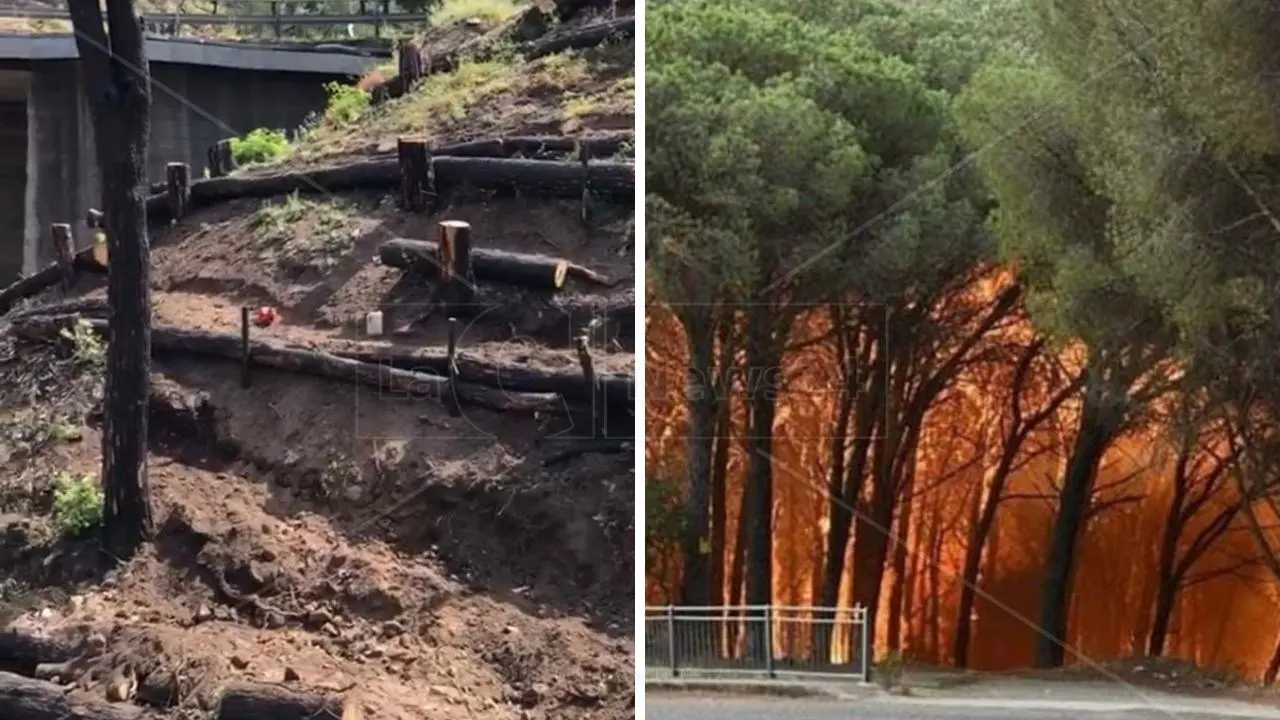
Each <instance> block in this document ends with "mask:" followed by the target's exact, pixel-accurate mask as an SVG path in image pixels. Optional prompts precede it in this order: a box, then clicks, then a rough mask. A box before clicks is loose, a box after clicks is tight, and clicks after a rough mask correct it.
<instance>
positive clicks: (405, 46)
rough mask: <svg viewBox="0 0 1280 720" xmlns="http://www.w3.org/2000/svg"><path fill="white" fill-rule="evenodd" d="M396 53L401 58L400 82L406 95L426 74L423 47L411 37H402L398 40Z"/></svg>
mask: <svg viewBox="0 0 1280 720" xmlns="http://www.w3.org/2000/svg"><path fill="white" fill-rule="evenodd" d="M396 54H397V56H398V57H399V59H400V84H401V86H402V87H403V88H404V92H405V94H406V95H408V94H409V91H410V90H412V89H413V86H414V85H416V84H417V83H418V81H419V80H421V79H422V76H423V75H425V74H426V73H425V63H423V61H422V49H421V48H419V47H418V46H417V45H415V44H414V42H413V40H412V39H411V38H400V40H398V41H397V42H396Z"/></svg>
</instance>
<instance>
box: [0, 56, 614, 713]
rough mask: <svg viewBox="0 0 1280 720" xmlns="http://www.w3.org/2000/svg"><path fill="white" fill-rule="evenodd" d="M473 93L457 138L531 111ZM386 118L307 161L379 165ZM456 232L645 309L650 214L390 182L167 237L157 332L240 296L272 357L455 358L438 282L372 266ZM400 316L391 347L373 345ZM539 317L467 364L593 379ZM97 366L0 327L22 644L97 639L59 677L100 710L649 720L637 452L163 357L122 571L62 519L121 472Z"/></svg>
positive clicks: (7, 488)
mask: <svg viewBox="0 0 1280 720" xmlns="http://www.w3.org/2000/svg"><path fill="white" fill-rule="evenodd" d="M584 82H587V83H597V82H603V81H601V80H599V79H598V78H591V77H588V78H586V80H585V81H584ZM584 87H585V86H584ZM503 92H504V93H506V92H513V93H514V92H516V91H515V90H513V89H511V88H507V89H504V90H503ZM476 97H481V99H480V100H474V101H472V102H468V103H463V104H461V105H459V106H457V108H455V109H454V110H451V111H450V117H451V118H453V120H452V121H451V122H453V123H454V124H453V125H451V126H449V127H450V128H452V129H451V130H449V135H450V137H460V138H466V137H480V136H484V135H485V134H487V133H489V132H491V131H492V129H493V127H494V125H493V118H494V117H495V114H496V113H500V112H501V110H502V107H504V106H514V105H519V102H518V99H517V98H516V97H515V96H514V95H507V96H504V97H505V98H506V99H505V100H503V101H502V103H505V105H503V104H502V103H500V104H499V105H492V104H489V103H488V100H484V98H488V99H490V100H491V99H492V96H490V95H482V96H476ZM397 102H404V103H406V105H411V104H412V103H415V102H417V103H421V102H424V101H423V100H421V99H415V97H414V96H410V97H407V98H405V99H403V100H402V101H397ZM539 103H542V104H543V105H541V106H539V105H538V104H539ZM525 104H527V105H530V106H539V107H545V108H547V109H546V110H545V115H546V116H548V117H550V115H551V114H554V113H556V112H559V113H563V111H564V105H565V103H564V100H563V98H562V97H558V96H555V95H554V94H548V95H546V96H538V97H529V98H527V100H526V102H525ZM388 112H390V111H388ZM609 112H613V110H610V111H609ZM473 113H475V114H474V115H473ZM378 117H384V116H378ZM468 117H474V118H475V120H474V122H475V123H476V124H475V125H474V128H475V129H474V130H469V129H467V128H468V126H467V122H468V120H467V118H468ZM530 117H535V115H530ZM370 127H371V128H375V129H374V130H371V131H370V132H369V133H366V134H365V135H364V136H362V135H361V131H360V130H358V129H356V128H348V129H346V130H344V131H343V132H344V133H346V134H344V135H343V136H342V137H343V138H345V139H343V140H342V141H340V142H339V141H338V140H334V139H332V138H331V139H330V140H325V141H324V142H326V143H329V142H332V145H331V146H328V145H326V147H328V149H327V150H324V151H321V150H317V149H315V148H312V150H310V151H307V152H300V153H298V155H297V156H296V157H295V158H293V159H292V160H291V161H290V162H292V163H295V164H296V163H299V162H305V163H312V162H314V163H315V164H332V163H335V162H340V161H342V160H343V159H350V158H352V157H360V153H361V152H362V150H361V148H364V149H367V148H368V147H369V144H370V143H372V144H374V145H376V143H377V142H380V140H378V137H379V136H380V135H379V134H380V133H382V132H383V130H377V129H376V128H378V127H381V126H379V125H377V124H376V123H373V124H371V125H370ZM503 127H504V130H506V131H510V132H512V133H521V134H539V133H545V132H546V128H545V127H543V126H541V125H539V126H537V127H529V128H524V127H521V126H520V125H519V123H513V124H511V125H510V126H509V127H508V126H503ZM579 127H581V126H579ZM393 134H394V133H393ZM362 137H363V138H364V139H362ZM322 140H323V138H322ZM308 153H310V154H308ZM299 158H301V159H299ZM445 219H459V220H466V221H468V222H470V223H471V224H472V227H473V232H474V238H475V242H476V245H477V246H481V247H493V248H503V249H511V250H520V251H524V252H542V253H547V254H553V255H559V256H563V257H565V258H568V259H570V260H572V261H574V262H577V263H580V264H582V265H584V266H587V267H590V268H592V269H594V270H596V271H599V272H602V273H605V274H607V275H610V276H611V277H612V278H614V279H615V280H617V281H618V282H617V284H616V285H615V286H613V287H604V288H602V287H592V286H587V285H581V284H574V283H571V285H570V287H568V288H566V290H565V291H564V293H562V295H564V296H565V297H567V298H568V299H569V301H571V302H578V303H586V304H592V303H596V304H599V305H600V306H601V307H604V306H611V305H617V304H619V303H626V302H628V301H629V302H634V298H633V295H634V291H633V289H632V288H633V286H634V267H633V263H634V261H633V255H632V247H631V242H632V241H631V237H632V234H631V209H630V208H625V209H620V208H603V209H600V210H599V211H598V212H594V213H593V214H592V217H591V219H590V221H589V222H586V223H584V222H583V220H582V213H581V206H580V204H579V203H576V202H565V203H553V202H534V201H531V200H520V199H497V198H484V197H475V198H468V199H465V200H459V201H456V202H455V203H454V204H453V205H451V206H449V207H443V208H439V209H438V211H437V212H436V213H435V214H434V215H431V216H426V215H410V214H405V213H402V212H400V211H399V210H397V209H396V208H395V203H394V200H393V199H392V198H390V197H386V196H381V195H379V194H363V195H361V194H356V195H347V196H341V197H337V196H327V195H319V196H313V197H297V196H293V197H284V198H273V199H269V200H265V201H240V202H232V203H228V204H225V205H221V206H218V207H214V208H210V209H208V210H206V211H203V212H200V213H198V214H196V215H193V216H191V217H188V218H186V219H184V220H183V221H182V222H181V223H179V224H178V225H176V226H174V227H172V228H169V229H167V230H164V231H162V232H160V233H159V234H157V235H156V236H155V237H154V238H153V241H154V249H153V264H154V274H153V293H154V317H155V322H156V323H157V324H158V325H167V326H174V327H179V328H188V329H205V330H214V331H220V332H236V331H238V328H239V312H240V307H241V306H242V305H244V304H250V305H254V306H258V305H272V306H275V307H277V308H278V309H279V311H280V320H279V321H278V322H277V323H276V324H275V325H274V326H272V327H270V328H267V329H264V330H261V331H255V332H256V333H257V336H258V338H259V339H262V340H267V341H272V342H278V343H288V344H293V345H308V346H312V347H320V348H329V349H333V348H346V349H351V348H361V349H366V350H378V349H385V348H388V347H393V346H394V347H399V348H429V347H434V346H438V345H440V344H442V343H443V339H444V330H443V328H444V327H445V323H444V319H443V318H441V317H439V316H438V314H432V313H431V312H430V311H429V306H428V305H426V304H425V303H424V301H425V299H426V296H425V293H424V291H423V288H421V287H420V285H419V284H418V283H417V282H416V281H410V280H406V279H405V278H404V277H403V274H402V273H401V272H400V271H398V270H394V269H391V268H387V267H383V266H381V265H379V264H378V263H376V262H374V260H373V257H374V255H375V254H376V249H377V246H378V245H379V244H380V243H381V242H383V241H385V240H386V239H387V238H389V237H393V236H401V237H414V238H429V237H433V236H434V235H433V233H434V228H435V227H436V225H437V223H438V222H439V221H441V220H445ZM493 292H494V293H500V292H507V291H501V290H498V289H494V290H493ZM76 295H77V296H80V297H85V296H87V297H88V298H94V297H98V298H100V297H102V290H101V289H100V288H97V289H95V288H93V287H92V286H91V285H90V286H88V287H85V286H82V287H81V288H80V289H79V290H78V291H77V293H76ZM67 299H68V298H62V297H46V298H43V299H42V300H41V301H40V302H61V301H65V300H67ZM516 300H517V302H518V301H519V300H520V298H519V297H517V298H516ZM534 306H536V303H532V302H531V304H530V307H534ZM378 308H381V309H383V310H385V311H386V312H387V314H388V323H389V324H390V325H391V326H392V327H393V328H394V329H395V330H396V332H395V333H393V334H392V335H391V336H389V337H384V338H379V339H371V338H367V337H365V336H364V335H363V333H362V332H361V327H362V326H363V320H364V317H365V314H366V313H367V312H369V311H370V310H374V309H378ZM24 310H30V307H27V308H24ZM0 324H2V323H0ZM530 328H533V329H532V330H531V329H530ZM538 328H539V326H538V325H537V323H533V324H531V325H529V326H528V327H521V328H517V327H514V326H512V327H508V328H505V329H504V328H503V327H501V326H495V325H493V324H485V323H475V324H472V325H470V326H468V328H467V329H466V330H465V331H464V333H463V335H462V338H461V347H462V349H463V350H464V351H466V352H472V353H477V354H480V355H482V356H486V357H489V356H492V357H498V358H502V359H505V360H507V361H511V362H519V363H525V364H528V365H530V366H544V367H567V366H576V362H577V361H576V359H575V357H574V355H573V351H572V350H571V349H570V347H569V337H568V335H567V331H566V329H565V327H564V324H563V323H550V324H548V325H546V327H545V328H544V329H543V330H539V329H538ZM633 331H634V330H633V328H623V329H621V330H619V331H617V332H616V334H615V335H614V336H613V337H612V339H611V340H610V341H609V342H602V343H600V344H599V347H597V348H595V350H594V351H593V352H594V353H595V355H596V361H597V363H598V364H599V366H600V367H602V368H603V369H610V370H620V371H628V370H630V369H632V368H633V365H634V355H633V353H634V342H633V340H631V339H630V337H631V334H632V333H633ZM83 350H84V348H83V347H82V348H81V352H75V351H74V348H69V347H68V343H55V344H48V343H32V342H30V341H21V340H18V339H16V338H14V337H12V336H5V337H3V338H2V339H0V576H2V577H3V578H4V580H3V581H2V582H3V584H2V585H0V626H3V625H5V624H9V625H11V627H12V628H16V629H20V630H23V631H27V632H34V633H42V634H49V635H54V636H62V637H67V638H71V639H73V640H76V639H79V640H84V639H85V638H89V639H90V640H92V641H93V643H94V644H96V645H97V646H99V649H98V650H97V651H96V652H95V654H94V655H93V656H92V657H91V658H90V659H89V660H88V661H87V662H85V663H83V664H82V665H81V666H78V668H77V670H76V671H75V672H74V673H70V674H69V676H66V677H61V678H60V679H61V681H63V682H65V683H68V684H74V685H76V686H78V687H80V688H81V689H82V690H86V691H88V692H91V693H98V694H101V693H103V688H104V686H105V685H104V683H107V681H109V680H110V679H111V678H113V677H119V676H120V675H121V674H124V675H127V676H128V677H131V678H136V679H137V681H138V686H139V687H140V688H144V689H145V688H150V689H151V692H152V693H153V694H154V691H155V686H156V685H157V679H166V680H165V682H163V683H160V685H161V687H162V689H163V690H164V692H163V693H162V694H163V695H164V697H163V698H161V699H159V700H157V699H156V698H155V697H143V695H144V694H145V693H143V692H142V691H141V690H140V691H139V697H138V698H135V701H136V702H142V701H145V702H146V703H148V704H150V705H153V706H154V705H159V706H168V707H167V708H166V709H162V710H157V712H164V713H167V714H170V715H172V716H174V717H179V716H181V717H189V716H200V715H190V714H184V713H191V712H196V711H197V710H198V709H199V708H202V707H207V705H208V698H209V697H210V696H216V693H217V689H218V688H220V687H221V686H223V685H225V684H226V683H229V682H232V681H235V680H246V679H247V680H256V681H262V682H270V683H284V684H285V685H286V686H288V687H291V688H296V689H299V690H306V691H310V690H320V691H325V692H330V693H337V694H343V695H345V696H347V697H348V698H349V699H350V701H351V703H352V704H354V705H356V706H358V707H359V708H360V709H362V710H363V715H364V717H367V718H393V719H398V718H405V719H408V718H424V717H433V718H454V717H457V718H462V717H472V716H479V715H483V716H485V717H498V718H507V717H510V718H542V717H553V716H554V717H570V718H572V717H593V718H622V717H634V708H633V673H634V656H633V647H632V641H631V634H632V626H633V595H634V580H633V578H634V561H635V558H634V552H633V547H634V544H633V543H634V501H633V498H634V482H635V478H634V468H633V453H632V452H631V451H630V449H629V448H625V446H622V447H615V448H613V449H614V452H608V453H587V454H576V455H567V454H566V453H565V450H566V448H570V447H573V443H572V441H571V438H572V437H573V433H572V432H568V433H566V432H565V428H563V427H559V426H555V425H554V424H549V421H548V420H547V418H544V417H539V416H536V415H526V414H520V413H497V412H488V411H484V410H476V409H472V408H468V409H467V410H466V412H465V415H464V416H463V417H453V416H450V414H449V413H448V412H447V411H446V409H445V408H444V407H443V406H442V405H441V404H440V403H438V402H425V401H423V400H420V399H415V398H407V397H391V396H383V395H379V394H378V393H377V392H376V391H372V390H369V389H358V388H356V387H354V386H350V385H345V384H341V383H334V382H330V381H326V380H322V379H318V378H314V377H308V376H303V375H297V374H291V373H285V372H277V371H268V370H265V369H262V370H256V371H255V373H254V376H253V384H252V387H250V388H249V389H243V388H242V387H241V385H240V376H239V368H238V367H237V366H236V364H235V363H227V362H223V361H216V360H210V359H206V358H198V357H193V356H182V355H159V356H157V358H156V361H155V366H154V378H153V381H154V385H155V388H154V390H153V401H152V406H153V407H152V410H153V413H152V418H153V420H152V436H153V437H152V454H151V456H150V468H149V478H150V481H151V486H152V490H153V493H154V500H155V506H156V518H157V527H158V537H157V539H156V542H155V543H154V545H153V546H151V547H149V548H147V549H146V550H145V551H144V552H143V553H142V554H141V555H140V556H139V557H137V558H135V559H133V560H131V561H129V562H127V563H124V564H121V565H115V564H114V563H112V562H110V561H109V559H106V558H103V557H101V556H100V554H99V553H98V551H97V548H96V542H95V541H94V540H93V538H92V537H91V536H90V537H89V538H86V539H78V540H77V539H69V538H66V537H63V536H60V535H59V534H58V532H57V529H56V528H55V527H54V525H55V523H54V517H53V513H52V505H53V495H54V492H53V491H54V487H55V486H56V485H57V483H58V480H59V478H65V477H68V476H72V477H74V476H79V475H92V474H94V473H96V472H97V471H98V468H99V467H100V464H101V449H100V447H101V446H100V435H99V429H98V428H99V426H100V420H101V418H100V402H101V392H102V390H101V379H102V376H101V373H102V369H101V365H100V363H99V362H97V361H95V360H94V359H93V358H92V357H91V355H92V353H88V354H86V353H85V352H84V351H83ZM624 448H625V449H624ZM619 450H621V451H620V452H619ZM0 629H3V628H2V627H0ZM95 638H96V639H97V640H94V639H95ZM3 664H4V663H3V662H0V666H2V665H3ZM0 669H8V670H14V671H18V672H30V671H31V670H32V668H29V667H12V666H11V667H0ZM201 712H204V711H201Z"/></svg>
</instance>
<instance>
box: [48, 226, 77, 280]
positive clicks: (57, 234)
mask: <svg viewBox="0 0 1280 720" xmlns="http://www.w3.org/2000/svg"><path fill="white" fill-rule="evenodd" d="M50 239H51V240H52V241H53V254H54V257H55V258H57V260H58V266H59V267H61V268H62V289H63V291H66V290H70V289H71V286H72V285H75V264H74V261H75V247H74V246H73V244H72V240H71V225H70V224H68V223H54V224H53V226H52V227H51V228H50Z"/></svg>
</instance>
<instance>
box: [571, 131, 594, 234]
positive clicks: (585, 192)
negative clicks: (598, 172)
mask: <svg viewBox="0 0 1280 720" xmlns="http://www.w3.org/2000/svg"><path fill="white" fill-rule="evenodd" d="M574 144H575V145H576V146H577V154H578V162H580V163H582V223H583V224H584V225H588V224H590V222H591V167H590V165H591V147H590V146H589V145H587V143H586V142H584V141H583V140H581V139H578V140H575V141H574Z"/></svg>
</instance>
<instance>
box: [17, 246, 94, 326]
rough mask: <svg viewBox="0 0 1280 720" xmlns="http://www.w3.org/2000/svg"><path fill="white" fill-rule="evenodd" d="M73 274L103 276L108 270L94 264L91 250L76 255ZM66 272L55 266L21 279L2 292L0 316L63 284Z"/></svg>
mask: <svg viewBox="0 0 1280 720" xmlns="http://www.w3.org/2000/svg"><path fill="white" fill-rule="evenodd" d="M71 267H72V271H73V272H77V273H80V272H83V273H92V274H96V275H102V274H105V273H106V272H107V270H106V268H104V267H102V266H101V265H99V264H98V263H96V262H94V259H93V251H92V250H91V249H87V250H82V251H80V252H78V253H76V255H75V259H74V260H73V261H72V263H71ZM64 273H65V271H64V270H63V268H62V266H61V265H58V264H53V265H50V266H48V267H46V268H45V269H43V270H41V271H39V272H37V273H36V274H34V275H30V276H28V277H24V278H20V279H19V280H18V281H17V282H15V283H13V284H12V285H10V286H9V287H7V288H5V289H4V290H0V314H4V313H7V312H9V310H10V309H11V308H12V307H13V306H14V304H15V303H17V302H18V301H19V300H25V299H27V298H29V297H35V296H36V295H39V294H40V293H42V292H44V291H45V290H48V289H49V288H51V287H53V286H54V285H57V284H59V283H61V282H62V280H63V278H64V277H65V274H64Z"/></svg>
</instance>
